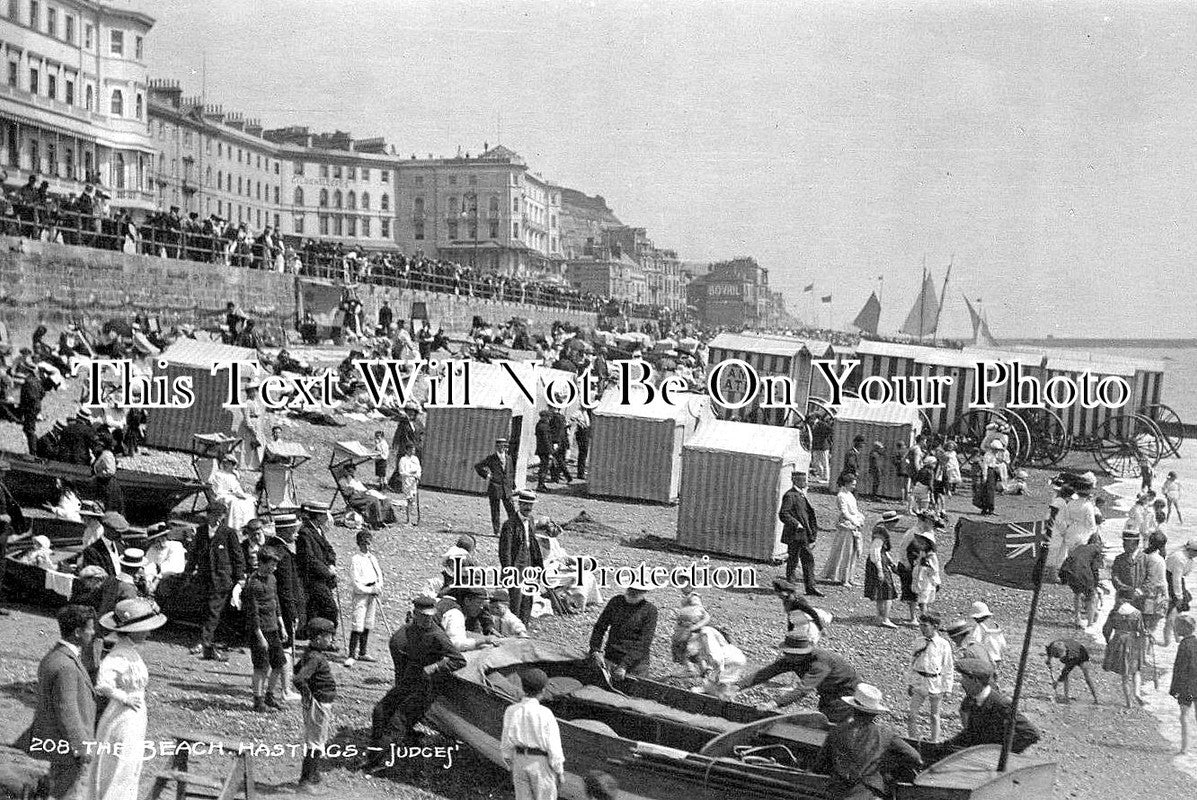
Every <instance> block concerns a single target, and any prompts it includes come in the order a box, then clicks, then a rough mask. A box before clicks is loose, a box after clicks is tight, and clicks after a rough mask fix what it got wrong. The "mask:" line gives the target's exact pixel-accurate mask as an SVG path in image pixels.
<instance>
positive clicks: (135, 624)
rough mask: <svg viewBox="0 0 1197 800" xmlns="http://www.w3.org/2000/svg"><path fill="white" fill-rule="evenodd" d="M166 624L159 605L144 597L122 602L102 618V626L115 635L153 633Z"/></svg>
mask: <svg viewBox="0 0 1197 800" xmlns="http://www.w3.org/2000/svg"><path fill="white" fill-rule="evenodd" d="M165 624H166V615H165V614H163V613H162V612H161V611H160V610H158V605H157V604H156V603H154V602H153V601H152V600H147V599H145V598H144V597H131V598H129V599H128V600H121V601H120V602H119V603H117V604H116V608H115V609H114V610H112V611H109V612H108V613H107V614H105V615H104V616H102V617H100V625H102V626H103V627H105V628H107V629H108V630H110V631H113V632H115V633H138V632H140V631H152V630H156V629H157V628H161V627H162V626H163V625H165Z"/></svg>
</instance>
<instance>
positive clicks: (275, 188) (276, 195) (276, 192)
mask: <svg viewBox="0 0 1197 800" xmlns="http://www.w3.org/2000/svg"><path fill="white" fill-rule="evenodd" d="M278 192H279V188H278V187H277V186H275V187H274V204H275V205H276V206H277V205H278Z"/></svg>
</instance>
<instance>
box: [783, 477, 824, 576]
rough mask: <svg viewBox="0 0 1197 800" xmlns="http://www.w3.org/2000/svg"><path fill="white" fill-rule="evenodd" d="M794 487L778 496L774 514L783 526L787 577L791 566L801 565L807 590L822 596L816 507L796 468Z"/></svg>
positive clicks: (803, 479)
mask: <svg viewBox="0 0 1197 800" xmlns="http://www.w3.org/2000/svg"><path fill="white" fill-rule="evenodd" d="M791 480H792V481H793V482H794V485H793V487H792V488H791V489H790V490H789V491H787V492H786V493H785V494H784V495H783V496H782V498H781V510H780V511H778V512H777V516H778V517H779V518H780V519H781V523H782V525H783V526H784V527H782V529H781V541H782V544H784V545H785V546H786V550H787V552H788V556H787V558H786V580H787V581H793V580H794V569H795V568H796V567H797V566H798V564H799V563H801V564H802V582H803V583H804V584H805V585H806V593H807V594H809V595H814V596H815V597H822V596H823V593H822V592H820V591H819V590H818V589H816V588H815V555H814V553H813V552H812V550H811V548H812V547H814V544H815V538H816V537H818V535H819V522H818V520H816V519H815V510H814V508H812V507H811V504H810V501H809V500H807V499H806V473H805V472H799V471H795V472H794V473H793V475H792V476H791Z"/></svg>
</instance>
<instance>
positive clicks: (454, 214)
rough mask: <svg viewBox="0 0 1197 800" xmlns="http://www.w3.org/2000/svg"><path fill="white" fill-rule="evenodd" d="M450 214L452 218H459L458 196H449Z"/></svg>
mask: <svg viewBox="0 0 1197 800" xmlns="http://www.w3.org/2000/svg"><path fill="white" fill-rule="evenodd" d="M449 216H450V218H452V219H457V198H456V197H450V198H449Z"/></svg>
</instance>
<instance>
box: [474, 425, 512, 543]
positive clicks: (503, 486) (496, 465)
mask: <svg viewBox="0 0 1197 800" xmlns="http://www.w3.org/2000/svg"><path fill="white" fill-rule="evenodd" d="M514 467H515V465H514V464H512V463H510V461H509V460H508V457H507V440H506V439H495V452H493V453H491V454H490V455H489V456H487V457H486V458H484V459H482V460H481V461H479V462H478V463H477V464H475V465H474V471H475V472H477V473H478V477H479V478H482V479H483V480H485V481H486V497H487V499H488V500H489V501H490V526H491V529H492V530H493V531H494V534H495V536H498V535H499V529H500V528H501V527H502V525H501V521H500V519H499V504H500V503H502V505H503V508H504V509H506V510H507V516H508V518H511V517H514V516H515V504H514V503H512V502H511V493H512V491H513V490H514V489H515V481H514V478H513V477H512V475H511V472H512V470H513V469H514Z"/></svg>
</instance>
